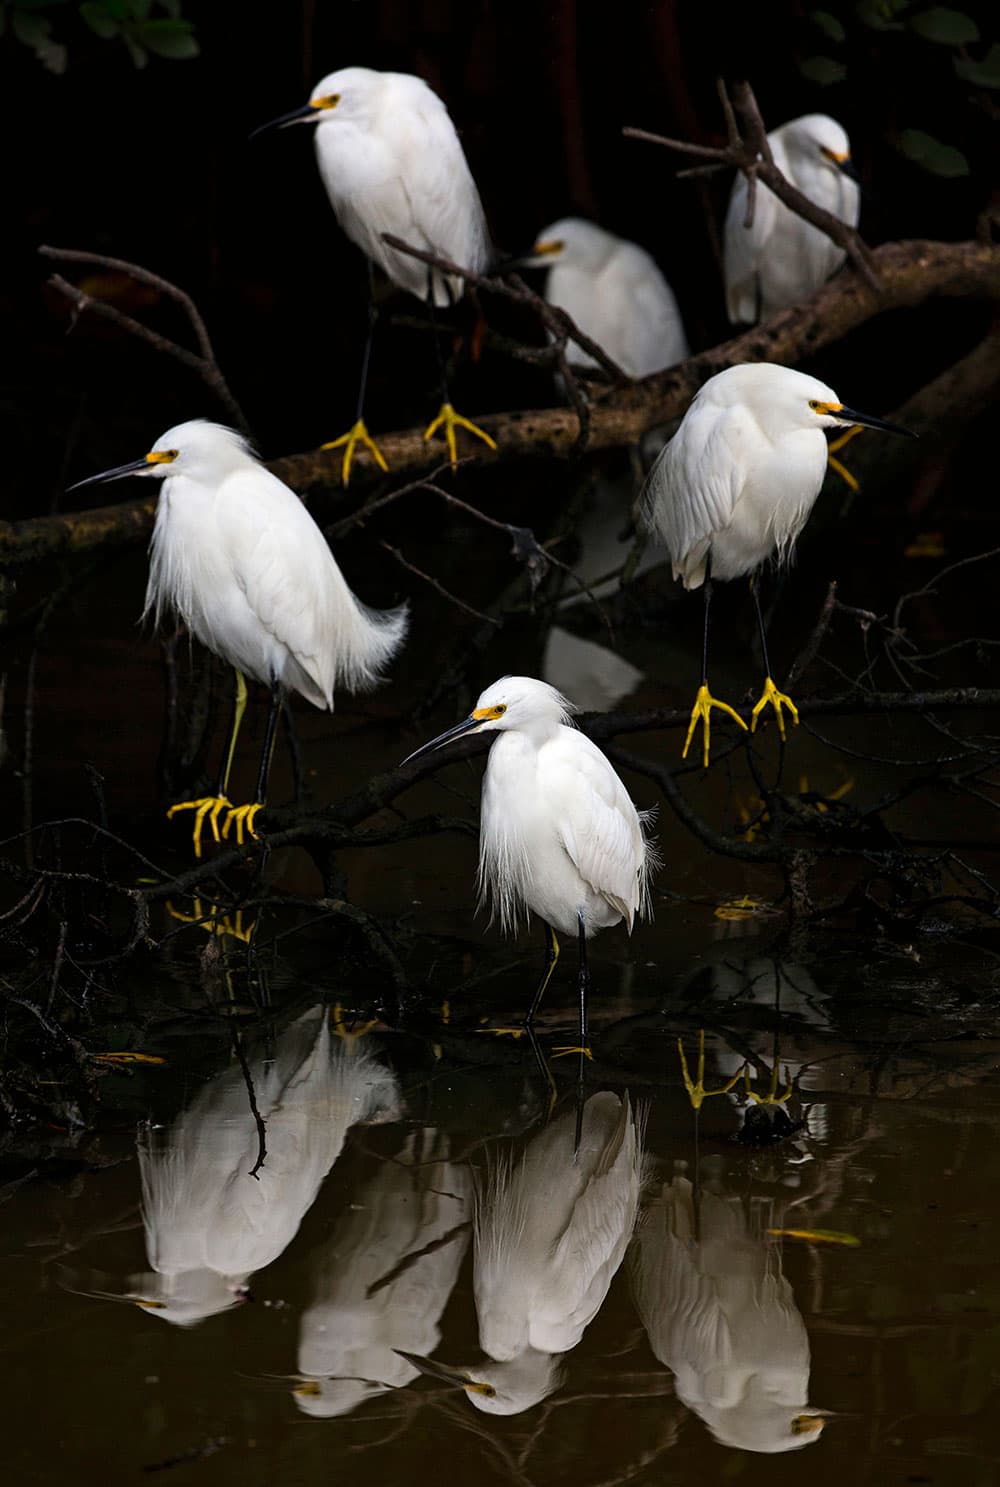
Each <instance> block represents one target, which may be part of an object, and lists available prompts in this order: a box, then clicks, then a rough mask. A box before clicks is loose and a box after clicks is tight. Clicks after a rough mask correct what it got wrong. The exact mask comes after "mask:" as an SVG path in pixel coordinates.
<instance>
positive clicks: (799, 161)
mask: <svg viewBox="0 0 1000 1487" xmlns="http://www.w3.org/2000/svg"><path fill="white" fill-rule="evenodd" d="M767 140H768V144H769V145H770V146H771V154H772V155H773V157H774V163H775V165H777V167H778V169H779V170H780V171H781V173H782V175H783V176H784V177H785V178H786V180H788V181H790V182H791V184H792V185H793V186H797V187H798V189H799V190H800V191H801V192H802V194H803V196H808V197H809V200H810V201H814V202H815V203H816V205H817V206H820V207H824V208H825V209H826V211H828V212H830V213H832V215H833V216H834V217H839V218H840V220H841V221H842V222H846V223H847V225H848V226H849V227H857V225H858V218H859V216H860V214H861V193H860V191H859V189H858V184H857V178H856V176H855V175H854V168H853V166H852V164H851V146H850V143H849V142H848V138H847V135H846V134H845V132H844V130H843V129H842V127H841V126H840V125H839V124H838V123H837V121H836V119H831V118H829V117H828V116H827V115H826V114H805V115H803V117H802V118H800V119H791V120H790V121H789V122H788V123H787V124H782V126H781V128H780V129H774V130H772V131H771V133H770V134H769V135H768V136H767ZM746 214H747V178H746V176H745V175H743V174H742V172H741V173H740V175H739V176H738V177H737V179H736V181H735V182H734V184H733V190H732V194H731V196H730V198H729V208H728V211H727V212H726V229H725V244H724V249H723V271H724V274H725V280H726V308H727V310H728V312H729V318H730V320H731V321H732V322H733V323H734V324H736V323H738V322H739V321H748V322H749V323H750V324H753V323H754V322H755V321H757V320H767V319H768V318H769V317H770V316H771V315H774V314H776V313H777V312H778V311H779V310H784V309H787V308H788V307H789V306H791V305H797V304H798V303H799V302H800V301H801V300H804V299H807V298H808V296H809V295H810V294H812V293H814V291H815V290H817V289H819V287H820V285H821V284H824V283H825V282H826V280H827V279H829V277H830V275H831V274H833V273H835V272H836V271H837V269H838V268H840V265H841V264H842V263H843V261H844V258H845V254H844V250H843V248H840V247H838V246H837V244H836V243H834V242H833V241H832V240H831V239H830V238H828V237H827V236H826V234H825V233H823V232H820V230H819V228H818V227H813V225H812V223H811V222H806V221H805V220H804V219H803V218H802V217H799V216H796V214H795V213H794V212H793V211H791V210H789V208H788V207H786V206H785V205H784V203H783V202H780V201H779V200H778V198H777V197H776V196H775V195H774V193H773V191H770V190H769V189H768V188H767V186H765V185H764V184H763V182H762V181H758V183H757V192H756V197H755V201H754V213H753V222H752V224H751V226H750V227H747V226H746V225H745V223H746Z"/></svg>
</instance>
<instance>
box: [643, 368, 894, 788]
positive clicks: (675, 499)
mask: <svg viewBox="0 0 1000 1487" xmlns="http://www.w3.org/2000/svg"><path fill="white" fill-rule="evenodd" d="M848 424H861V425H864V426H865V427H866V428H873V429H882V430H884V431H885V432H886V433H890V434H907V435H908V436H909V437H910V438H915V437H916V436H915V435H913V434H910V433H909V430H908V429H903V428H899V427H898V426H897V425H895V424H891V423H885V422H883V420H882V419H881V418H873V417H872V416H871V415H870V414H868V413H859V412H857V410H856V409H854V408H848V407H847V406H846V405H845V404H844V403H842V402H841V401H840V399H839V398H838V396H837V394H836V393H835V392H834V391H833V388H832V387H827V386H826V384H825V383H824V382H819V381H817V379H816V378H815V377H807V376H806V375H805V373H803V372H794V371H792V370H791V368H789V367H779V366H775V365H774V364H773V363H771V362H758V363H751V364H747V365H743V366H737V367H728V368H727V369H726V371H724V372H718V373H717V374H716V375H715V376H714V377H710V378H709V380H708V381H707V382H706V383H705V385H704V387H703V388H702V389H701V391H700V392H699V393H698V395H697V396H696V397H695V399H694V402H693V403H692V404H691V406H690V408H689V409H688V410H687V412H686V413H685V415H684V417H683V419H682V420H681V425H680V428H679V429H678V430H677V433H676V434H675V435H674V437H673V438H672V439H671V441H670V443H669V444H668V445H667V446H666V447H665V449H664V450H663V451H662V453H661V454H660V455H659V457H658V458H657V460H656V462H655V464H654V465H653V467H652V469H651V470H650V472H649V475H648V476H647V479H646V484H645V486H644V488H643V496H642V505H643V517H644V520H645V523H646V525H647V527H648V528H649V530H650V531H651V532H653V533H655V535H656V537H657V538H658V539H659V541H661V542H662V543H663V544H664V546H665V547H666V548H667V550H668V552H669V553H670V560H671V563H672V565H673V571H674V578H679V579H681V581H682V582H683V584H684V587H685V588H686V589H697V588H701V587H702V586H704V594H705V630H704V643H703V648H702V680H701V686H700V688H699V689H698V694H697V697H696V699H695V704H694V708H693V709H692V712H691V726H690V728H689V729H688V733H687V739H686V741H685V744H684V757H685V758H686V757H687V751H688V749H689V748H690V747H691V740H692V738H693V737H694V731H695V728H696V727H697V725H698V722H699V721H701V722H702V723H703V724H704V730H705V731H704V762H705V767H706V769H707V767H708V757H709V730H710V712H711V709H712V708H713V707H718V708H721V709H722V711H723V712H726V713H728V714H729V715H730V717H732V718H734V719H735V720H736V722H737V723H738V724H739V726H740V727H741V728H744V729H745V728H746V724H745V723H744V722H743V719H742V718H741V717H740V716H739V714H738V713H736V712H735V711H734V710H733V709H732V708H731V707H730V706H729V705H728V703H725V702H720V701H718V699H717V698H715V697H713V696H712V694H711V692H710V691H709V689H708V611H709V604H710V601H711V596H712V580H713V579H721V580H723V581H724V582H725V581H726V580H728V579H730V578H741V577H742V576H743V575H744V574H749V575H750V587H751V592H752V593H753V598H754V605H755V606H756V610H757V623H758V625H759V627H760V643H761V649H762V650H763V655H764V669H765V672H766V679H765V682H764V690H763V692H762V693H761V696H760V700H759V701H758V703H757V705H756V706H755V707H754V709H753V714H752V720H751V731H753V730H754V729H756V727H757V722H758V719H759V718H760V715H761V713H762V711H763V710H764V708H765V707H773V708H774V711H775V714H776V715H777V719H778V729H779V732H780V733H781V737H782V738H784V737H785V721H784V717H783V714H782V708H783V707H787V708H788V710H789V712H790V713H791V715H792V719H793V721H794V722H796V723H797V722H798V712H797V710H796V708H795V704H794V703H793V702H792V701H791V698H789V697H787V696H786V695H785V693H784V692H779V691H778V688H777V687H776V686H775V684H774V681H773V679H772V677H771V666H770V662H769V661H768V656H767V638H766V636H765V634H764V620H763V616H762V615H761V611H760V597H759V595H758V592H757V580H756V573H757V570H758V569H759V568H760V567H761V566H762V565H763V564H764V563H766V562H767V561H768V559H772V558H773V559H775V560H776V561H777V562H778V564H779V565H780V564H782V563H787V562H789V561H790V559H791V556H792V551H793V549H794V547H795V541H796V538H797V537H798V535H799V533H800V532H801V531H802V528H803V527H804V526H805V524H806V522H807V521H808V519H809V513H810V512H811V511H812V508H813V504H814V503H815V500H816V497H817V496H818V495H819V491H820V486H821V485H822V484H823V475H824V473H825V471H826V463H827V443H826V439H825V437H824V433H823V431H824V429H828V428H842V427H844V426H845V425H848Z"/></svg>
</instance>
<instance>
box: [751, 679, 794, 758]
mask: <svg viewBox="0 0 1000 1487" xmlns="http://www.w3.org/2000/svg"><path fill="white" fill-rule="evenodd" d="M768 706H770V707H773V708H774V712H775V716H776V717H777V719H778V732H779V733H780V734H781V741H782V743H784V741H785V719H784V717H783V716H782V713H781V709H782V708H783V707H787V708H788V711H789V712H790V713H791V715H792V722H793V723H795V724H796V726H797V725H798V721H799V710H798V708H797V707H796V706H795V703H794V702H793V701H792V699H791V698H790V697H788V696H786V695H785V693H784V692H779V691H778V689H777V687H776V686H775V685H774V682H773V681H772V680H771V678H770V677H769V676H768V677H765V679H764V690H763V692H762V693H761V694H760V701H759V702H758V703H757V705H756V706H755V708H754V710H753V712H752V713H751V714H750V732H751V733H756V732H757V723H758V720H759V718H760V715H761V713H762V712H763V710H764V708H765V707H768Z"/></svg>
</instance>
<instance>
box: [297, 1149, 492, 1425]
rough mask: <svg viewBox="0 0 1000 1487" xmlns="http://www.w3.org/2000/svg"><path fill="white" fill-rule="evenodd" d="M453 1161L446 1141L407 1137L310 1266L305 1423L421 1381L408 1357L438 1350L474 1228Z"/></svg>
mask: <svg viewBox="0 0 1000 1487" xmlns="http://www.w3.org/2000/svg"><path fill="white" fill-rule="evenodd" d="M448 1158H449V1141H448V1137H447V1135H446V1134H444V1133H443V1132H438V1131H435V1130H433V1129H428V1130H424V1131H414V1132H411V1134H410V1135H409V1136H408V1137H407V1140H406V1144H405V1146H404V1147H403V1149H402V1151H401V1152H399V1153H398V1154H397V1155H396V1156H395V1157H392V1158H387V1159H385V1160H383V1161H382V1162H381V1164H380V1166H379V1169H378V1171H377V1172H376V1174H375V1176H374V1177H372V1178H371V1180H370V1181H369V1182H367V1183H366V1184H365V1185H364V1187H363V1188H362V1189H361V1190H360V1192H358V1193H357V1194H356V1195H355V1196H354V1199H353V1201H352V1203H351V1205H350V1208H349V1209H348V1210H347V1211H346V1212H345V1214H344V1215H343V1217H342V1218H341V1220H340V1221H339V1223H338V1224H337V1227H336V1229H335V1230H334V1233H333V1236H332V1237H331V1239H330V1240H329V1242H328V1243H327V1244H325V1245H324V1246H323V1247H322V1248H321V1249H320V1250H319V1251H318V1252H317V1254H316V1255H315V1256H314V1257H313V1258H312V1261H311V1262H310V1263H311V1268H312V1269H313V1272H314V1279H313V1299H312V1301H311V1302H310V1304H309V1306H308V1307H307V1308H306V1310H305V1311H304V1312H303V1314H302V1320H301V1322H300V1324H299V1353H298V1371H299V1383H298V1385H297V1386H296V1388H295V1390H294V1394H295V1399H296V1403H297V1404H298V1406H299V1408H300V1409H301V1410H302V1411H303V1413H305V1414H308V1415H316V1416H324V1417H325V1416H332V1415H346V1414H349V1413H350V1412H351V1410H353V1409H356V1408H357V1406H358V1405H359V1404H361V1403H362V1402H363V1401H364V1400H365V1399H368V1398H370V1397H371V1396H372V1395H375V1394H380V1393H382V1392H383V1391H384V1390H386V1389H394V1388H402V1387H403V1386H405V1385H406V1384H409V1383H411V1382H412V1381H413V1379H415V1378H417V1377H418V1376H419V1371H418V1369H417V1368H416V1367H415V1366H414V1365H413V1364H411V1363H409V1362H407V1360H406V1358H405V1357H404V1356H403V1354H404V1353H405V1352H406V1351H412V1352H416V1353H432V1352H433V1351H434V1349H435V1348H436V1347H437V1345H438V1342H439V1341H440V1332H439V1330H438V1322H439V1319H440V1317H441V1313H442V1312H443V1311H444V1309H445V1306H446V1305H447V1303H448V1297H449V1296H450V1295H451V1292H452V1289H453V1287H454V1285H455V1281H456V1279H457V1277H458V1272H459V1268H460V1266H461V1263H462V1259H463V1257H464V1255H465V1251H466V1248H467V1246H468V1241H469V1234H470V1231H471V1226H472V1225H471V1220H472V1180H471V1172H470V1170H469V1168H468V1167H467V1166H465V1165H463V1164H460V1163H457V1162H452V1161H449V1159H448Z"/></svg>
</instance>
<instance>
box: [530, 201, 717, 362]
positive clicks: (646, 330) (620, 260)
mask: <svg viewBox="0 0 1000 1487" xmlns="http://www.w3.org/2000/svg"><path fill="white" fill-rule="evenodd" d="M526 261H527V262H528V263H529V264H532V265H535V266H537V265H541V264H547V265H549V272H548V277H547V279H546V284H545V298H546V299H547V300H548V302H549V304H551V305H557V306H558V307H559V309H561V310H565V311H566V313H567V314H568V315H569V316H570V317H571V318H572V319H573V320H574V321H575V323H576V324H577V326H578V327H579V329H580V330H582V331H583V333H584V334H585V335H587V336H589V337H590V339H591V340H592V341H596V342H597V344H598V345H599V346H600V347H601V349H602V350H603V351H606V352H607V353H608V355H609V356H610V357H611V359H612V361H614V362H616V363H617V364H618V366H620V367H621V369H622V371H623V372H625V373H627V374H628V376H629V377H648V376H649V375H650V374H651V373H652V372H659V371H662V370H663V368H664V367H670V366H673V365H674V364H675V363H676V362H679V361H684V360H685V359H686V357H687V356H688V354H689V352H688V343H687V337H686V336H685V334H684V323H683V321H682V319H681V313H680V310H679V309H678V306H677V300H676V298H675V296H674V292H673V290H672V289H671V287H670V285H669V284H668V283H667V281H666V279H665V278H664V277H663V275H662V273H661V272H660V270H659V268H658V267H657V265H656V262H655V260H654V259H653V257H652V256H651V255H650V254H649V253H647V252H646V250H645V248H640V247H639V245H638V243H630V242H629V241H628V240H627V239H626V238H620V237H616V236H615V234H614V233H613V232H607V231H606V230H605V229H604V228H603V227H598V226H597V224H596V223H594V222H587V221H586V220H585V219H584V218H582V217H564V218H562V219H561V220H560V221H559V222H553V223H552V225H551V227H546V229H545V231H544V232H542V233H539V235H538V238H537V240H536V242H535V245H534V247H533V248H532V250H531V256H530V258H528V259H527V260H526ZM566 360H567V361H568V362H569V363H570V365H571V366H576V367H581V368H583V369H584V370H586V371H592V370H594V369H595V368H596V367H597V362H596V361H595V360H594V358H593V357H592V356H591V355H590V353H589V352H587V351H584V350H582V349H581V347H579V346H577V345H576V343H575V342H574V341H569V342H568V343H567V346H566Z"/></svg>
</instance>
